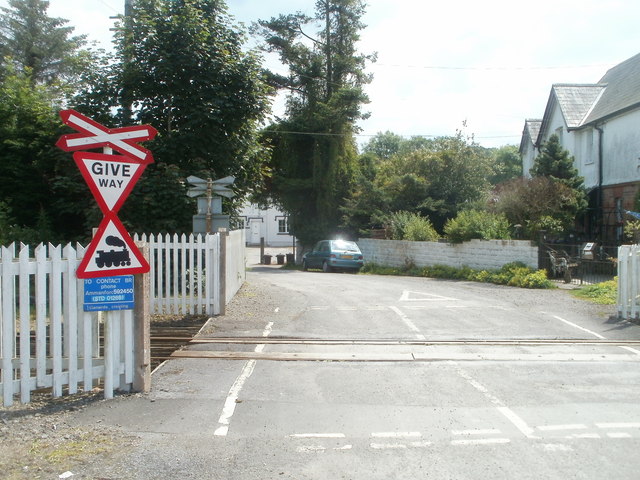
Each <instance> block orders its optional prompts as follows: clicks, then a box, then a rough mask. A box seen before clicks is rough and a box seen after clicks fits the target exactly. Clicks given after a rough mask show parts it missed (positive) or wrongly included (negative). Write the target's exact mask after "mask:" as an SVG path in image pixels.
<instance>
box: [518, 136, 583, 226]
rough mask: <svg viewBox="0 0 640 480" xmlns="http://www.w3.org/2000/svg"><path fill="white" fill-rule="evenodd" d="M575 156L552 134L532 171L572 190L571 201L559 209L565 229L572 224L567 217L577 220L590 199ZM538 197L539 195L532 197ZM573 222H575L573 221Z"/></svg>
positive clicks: (534, 175) (537, 175)
mask: <svg viewBox="0 0 640 480" xmlns="http://www.w3.org/2000/svg"><path fill="white" fill-rule="evenodd" d="M573 164H574V158H573V157H572V156H570V155H569V152H568V151H567V150H565V149H564V148H562V145H560V139H559V138H558V136H557V135H551V136H550V137H549V140H547V142H545V144H544V145H543V146H542V150H541V152H540V154H539V155H538V156H537V157H536V158H535V160H534V162H533V167H532V168H531V170H530V173H531V175H532V176H533V177H547V178H549V179H551V180H552V181H554V182H556V183H560V184H562V185H565V186H566V187H568V188H569V189H571V190H572V192H573V194H572V195H571V197H572V199H571V201H567V202H564V203H563V204H562V208H561V209H560V210H559V211H558V216H559V217H558V220H559V221H560V222H561V224H562V225H563V226H564V228H565V229H569V228H570V226H569V224H568V223H567V221H566V218H568V217H570V218H572V220H573V221H575V219H576V217H577V216H579V215H581V214H583V213H584V212H585V211H586V208H587V205H588V201H587V194H586V192H585V189H584V178H583V177H581V176H579V175H578V170H577V169H576V168H575V167H574V166H573ZM531 198H536V199H537V198H538V197H531ZM572 223H573V222H572Z"/></svg>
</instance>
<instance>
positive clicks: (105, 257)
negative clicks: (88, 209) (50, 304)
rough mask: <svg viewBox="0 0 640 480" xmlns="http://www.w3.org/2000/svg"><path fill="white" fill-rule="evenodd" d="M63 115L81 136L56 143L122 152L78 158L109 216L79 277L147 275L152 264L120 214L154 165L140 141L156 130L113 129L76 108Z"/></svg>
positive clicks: (67, 148) (145, 127)
mask: <svg viewBox="0 0 640 480" xmlns="http://www.w3.org/2000/svg"><path fill="white" fill-rule="evenodd" d="M60 117H61V118H62V121H63V122H64V123H65V124H67V125H69V126H70V127H73V128H74V129H76V130H77V131H78V132H80V133H77V134H70V135H63V136H62V137H60V139H59V140H58V142H57V143H56V145H57V146H58V147H60V148H61V149H63V150H65V151H73V150H83V149H92V148H99V147H109V148H112V149H113V150H116V151H117V152H119V153H121V154H122V155H113V154H110V153H109V154H107V153H106V152H103V153H95V152H93V153H92V152H84V151H80V152H76V153H74V154H73V159H74V161H75V163H76V165H77V166H78V168H79V169H80V172H81V173H82V176H83V178H84V179H85V181H86V182H87V185H89V189H90V190H91V192H92V193H93V196H94V197H95V199H96V201H97V202H98V205H99V207H100V210H101V211H102V213H103V215H104V218H103V219H102V222H100V226H99V227H98V231H97V233H96V235H95V236H94V238H93V240H92V241H91V243H90V244H89V246H88V247H87V250H86V251H85V255H84V257H83V259H82V261H81V262H80V265H79V266H78V269H77V270H76V276H77V277H78V278H85V279H87V278H98V277H112V276H116V275H125V274H135V273H146V272H148V271H149V264H148V262H147V261H146V259H145V258H144V257H143V255H142V253H141V252H140V251H139V250H138V248H137V247H136V245H135V243H134V241H133V239H132V238H131V236H130V235H129V234H128V233H127V231H126V229H125V228H124V225H123V224H122V222H121V221H120V219H119V218H118V217H117V215H116V214H117V212H118V211H119V210H120V208H121V207H122V205H123V203H124V201H125V200H126V198H127V196H128V195H129V194H130V193H131V190H132V189H133V187H134V185H135V184H136V182H137V181H138V179H139V178H140V176H141V175H142V172H143V171H144V169H145V168H146V166H147V165H148V164H149V163H152V162H153V156H152V155H151V152H150V151H149V150H147V149H145V148H143V147H141V146H140V145H138V144H137V143H136V142H139V141H143V140H151V139H153V138H154V137H155V135H156V133H157V132H156V130H155V129H154V128H153V127H151V126H149V125H137V126H133V127H125V128H116V129H108V128H106V127H105V126H103V125H101V124H99V123H98V122H96V121H94V120H92V119H90V118H89V117H86V116H84V115H82V114H80V113H78V112H76V111H75V110H63V111H61V112H60ZM109 152H110V150H109Z"/></svg>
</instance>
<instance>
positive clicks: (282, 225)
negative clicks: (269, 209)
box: [276, 217, 289, 235]
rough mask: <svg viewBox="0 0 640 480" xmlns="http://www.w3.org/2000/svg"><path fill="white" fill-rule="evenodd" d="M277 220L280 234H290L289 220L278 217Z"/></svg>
mask: <svg viewBox="0 0 640 480" xmlns="http://www.w3.org/2000/svg"><path fill="white" fill-rule="evenodd" d="M276 220H277V221H278V234H279V235H280V234H287V233H289V219H288V218H287V217H278V218H276Z"/></svg>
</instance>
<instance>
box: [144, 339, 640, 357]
mask: <svg viewBox="0 0 640 480" xmlns="http://www.w3.org/2000/svg"><path fill="white" fill-rule="evenodd" d="M154 343H157V344H161V343H162V344H165V345H168V346H169V347H167V349H166V350H165V351H164V353H163V356H162V357H161V358H160V357H157V359H158V360H165V359H169V358H201V359H205V358H208V359H223V360H248V359H260V360H276V361H338V362H345V361H356V362H357V361H365V362H375V361H394V362H398V361H445V360H461V361H466V360H469V361H472V360H489V361H520V360H522V361H545V360H558V361H563V360H566V361H602V360H613V361H633V362H636V361H640V340H600V339H594V340H591V339H579V338H573V339H567V338H545V339H542V338H537V339H480V340H478V339H441V340H407V339H338V338H334V339H322V338H300V337H209V338H191V339H187V338H186V337H185V336H182V335H181V336H167V337H162V336H157V337H155V338H152V345H153V344H154ZM204 344H209V345H220V346H225V345H226V346H228V345H236V346H238V347H239V348H240V350H237V351H228V350H217V349H215V350H205V351H203V350H189V349H181V347H183V346H185V345H204ZM256 345H274V346H291V347H292V348H291V349H289V350H285V351H282V350H279V351H270V352H264V351H262V349H255V350H253V349H252V350H247V349H246V347H253V346H256ZM305 346H309V347H313V346H318V347H331V346H343V347H354V348H345V349H344V350H341V351H318V350H317V349H316V350H309V351H306V350H305V349H304V348H303V350H302V351H294V350H295V349H296V348H297V349H298V350H300V348H301V347H305ZM440 346H451V347H454V350H452V351H443V350H442V349H437V350H432V349H431V348H429V347H435V348H437V347H440ZM552 346H560V347H588V348H591V347H622V348H624V349H625V350H626V352H622V351H620V352H617V353H615V352H614V351H608V352H606V353H602V352H597V351H594V350H593V348H591V349H590V350H587V351H586V352H585V351H569V352H567V351H555V352H549V351H539V352H535V351H532V350H530V349H529V350H521V349H519V350H513V349H511V350H509V351H503V350H502V348H500V347H514V348H517V347H523V348H524V347H552ZM174 347H175V349H174V350H173V351H170V350H171V349H172V348H174ZM243 347H244V349H242V348H243ZM358 347H363V348H365V347H389V348H388V349H387V350H385V351H380V350H379V349H376V348H373V349H371V350H362V349H358ZM394 347H415V349H413V350H411V351H407V349H406V348H405V349H403V350H402V351H398V350H397V349H394ZM455 347H469V348H471V350H468V349H462V350H460V348H458V349H456V348H455ZM474 347H475V350H474ZM634 347H635V348H634ZM496 349H497V350H496ZM580 350H582V349H580Z"/></svg>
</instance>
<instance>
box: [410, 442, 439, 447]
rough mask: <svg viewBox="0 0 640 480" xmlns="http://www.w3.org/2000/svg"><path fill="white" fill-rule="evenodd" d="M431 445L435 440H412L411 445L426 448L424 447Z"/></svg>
mask: <svg viewBox="0 0 640 480" xmlns="http://www.w3.org/2000/svg"><path fill="white" fill-rule="evenodd" d="M431 445H433V442H429V441H426V440H425V441H421V442H410V443H409V446H410V447H414V448H424V447H430V446H431Z"/></svg>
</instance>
